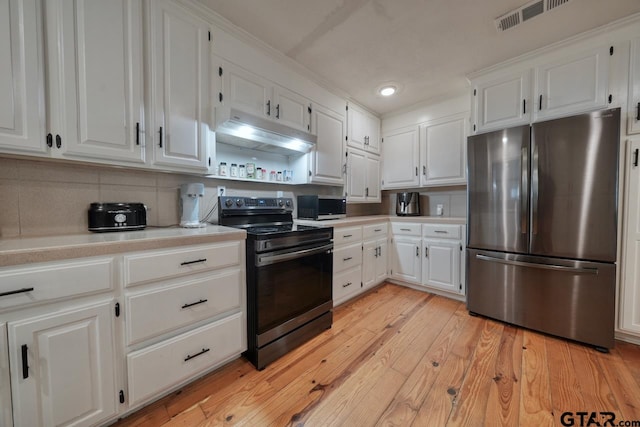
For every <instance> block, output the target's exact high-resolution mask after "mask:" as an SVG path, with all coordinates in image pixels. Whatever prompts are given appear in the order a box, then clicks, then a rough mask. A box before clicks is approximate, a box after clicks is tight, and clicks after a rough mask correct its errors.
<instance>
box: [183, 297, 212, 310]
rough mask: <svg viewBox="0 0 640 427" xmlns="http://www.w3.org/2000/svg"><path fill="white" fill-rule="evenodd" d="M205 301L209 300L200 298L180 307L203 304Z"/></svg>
mask: <svg viewBox="0 0 640 427" xmlns="http://www.w3.org/2000/svg"><path fill="white" fill-rule="evenodd" d="M207 301H209V300H208V299H201V300H200V301H196V302H192V303H191V304H185V305H183V306H182V308H189V307H193V306H194V305H198V304H204V303H205V302H207Z"/></svg>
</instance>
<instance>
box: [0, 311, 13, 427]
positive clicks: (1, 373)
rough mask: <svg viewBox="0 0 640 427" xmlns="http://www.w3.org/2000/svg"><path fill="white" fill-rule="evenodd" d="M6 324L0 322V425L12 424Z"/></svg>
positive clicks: (4, 426) (5, 426) (8, 426)
mask: <svg viewBox="0 0 640 427" xmlns="http://www.w3.org/2000/svg"><path fill="white" fill-rule="evenodd" d="M9 379H10V374H9V345H8V343H7V325H5V324H4V323H0V427H10V426H13V418H12V416H11V385H10V381H9Z"/></svg>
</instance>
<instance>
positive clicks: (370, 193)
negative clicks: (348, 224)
mask: <svg viewBox="0 0 640 427" xmlns="http://www.w3.org/2000/svg"><path fill="white" fill-rule="evenodd" d="M365 163H366V172H365V173H366V176H367V178H366V179H367V185H366V188H365V196H366V201H367V202H380V200H381V195H380V156H377V155H375V154H367V155H366V156H365Z"/></svg>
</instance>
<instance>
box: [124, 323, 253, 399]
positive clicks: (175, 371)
mask: <svg viewBox="0 0 640 427" xmlns="http://www.w3.org/2000/svg"><path fill="white" fill-rule="evenodd" d="M244 327H245V325H244V322H243V319H242V313H237V314H234V315H232V316H229V317H225V318H224V319H222V320H219V321H217V322H213V323H210V324H208V325H205V326H203V327H201V328H198V329H195V330H193V331H190V332H187V333H184V334H182V335H179V336H177V337H175V338H172V339H170V340H167V341H164V342H162V343H160V344H156V345H153V346H151V347H148V348H145V349H142V350H140V351H136V352H133V353H130V354H129V355H127V377H128V381H129V405H130V406H133V405H136V404H139V403H141V402H143V401H145V400H148V399H150V398H152V397H154V396H156V395H158V394H160V393H162V392H163V391H165V390H167V389H169V388H171V387H173V386H175V385H177V384H179V383H180V382H182V381H184V380H187V379H189V378H190V377H192V376H195V375H198V374H200V373H202V372H204V371H205V370H207V369H208V368H210V367H212V366H214V365H215V364H216V363H218V362H221V361H223V360H225V359H227V358H229V357H231V356H233V355H235V354H238V353H240V352H242V351H243V350H245V349H246V343H245V340H244V339H243V336H244V335H243V330H244Z"/></svg>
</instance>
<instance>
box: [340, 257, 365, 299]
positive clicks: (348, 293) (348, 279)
mask: <svg viewBox="0 0 640 427" xmlns="http://www.w3.org/2000/svg"><path fill="white" fill-rule="evenodd" d="M361 289H362V267H361V266H360V265H359V266H357V267H353V268H350V269H348V270H345V271H339V272H336V271H334V273H333V305H334V306H336V305H339V304H342V303H343V302H345V301H346V300H348V299H351V298H353V297H355V296H356V295H358V294H359V293H360V290H361Z"/></svg>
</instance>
